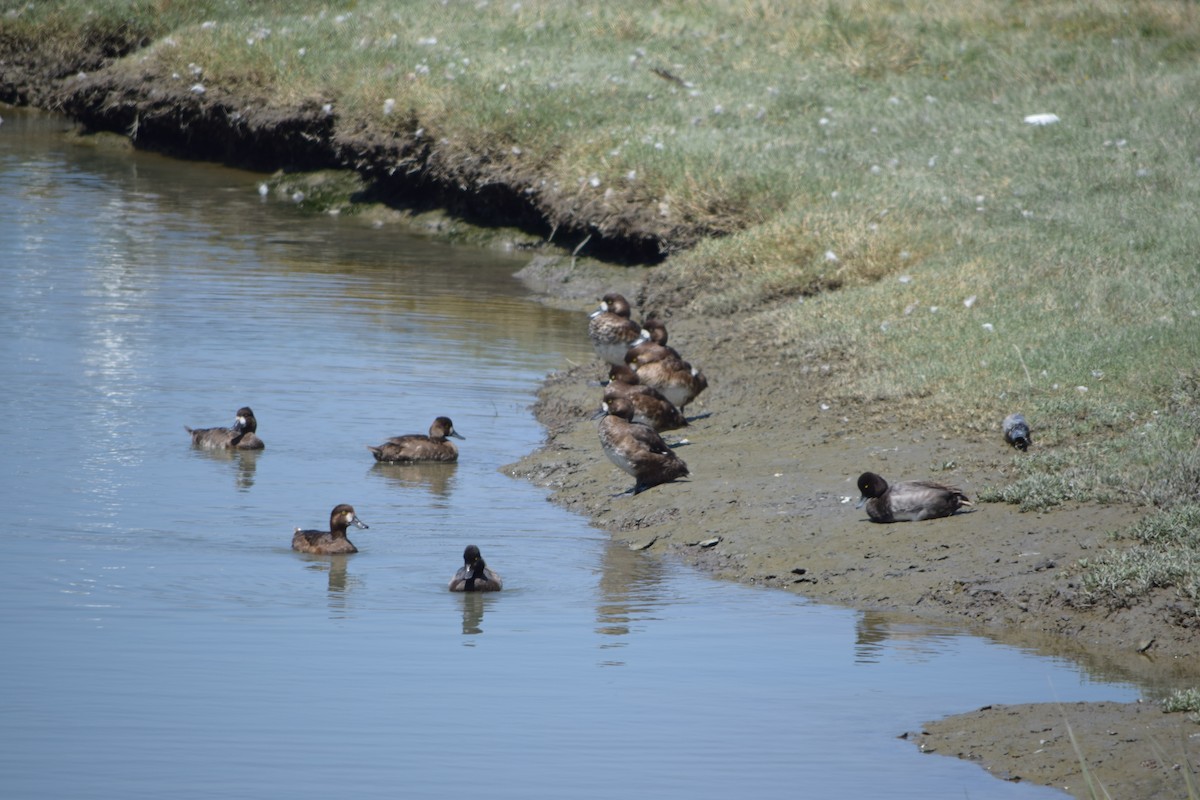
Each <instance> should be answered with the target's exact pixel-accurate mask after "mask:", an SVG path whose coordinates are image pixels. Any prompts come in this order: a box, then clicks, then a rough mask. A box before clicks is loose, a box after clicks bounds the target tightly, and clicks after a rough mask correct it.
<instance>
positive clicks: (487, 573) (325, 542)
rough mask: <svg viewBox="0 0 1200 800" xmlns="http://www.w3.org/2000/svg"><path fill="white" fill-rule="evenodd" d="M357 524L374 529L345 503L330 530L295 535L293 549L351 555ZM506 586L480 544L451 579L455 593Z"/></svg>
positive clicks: (335, 511) (468, 552) (465, 555)
mask: <svg viewBox="0 0 1200 800" xmlns="http://www.w3.org/2000/svg"><path fill="white" fill-rule="evenodd" d="M351 525H353V526H355V527H356V528H362V529H363V530H366V529H367V528H369V527H370V526H369V525H367V523H365V522H363V521H362V520H361V519H359V518H358V514H357V513H356V512H355V511H354V506H352V505H349V504H348V503H342V504H340V505H336V506H334V507H333V511H331V512H329V530H327V531H318V530H301V529H300V528H296V531H295V533H293V534H292V549H293V550H296V551H297V552H300V553H309V554H311V555H319V556H337V555H350V554H352V553H357V552H358V548H357V547H355V546H354V543H353V542H351V541H350V539H349V537H347V535H346V531H347V530H348V529H349V527H350V526H351ZM503 587H504V582H503V580H501V578H500V576H499V575H498V574H497V573H496V572H494V571H493V570H492V569H491V567H489V566H488V565H487V562H485V561H484V560H483V555H482V554H481V553H480V552H479V547H478V546H477V545H473V544H471V545H467V549H466V550H464V551H463V565H462V566H461V567H459V568H458V571H457V572H455V573H454V576H453V577H452V578H451V579H450V583H449V587H448V588H449V589H450V591H452V592H498V591H500V590H501V589H502V588H503Z"/></svg>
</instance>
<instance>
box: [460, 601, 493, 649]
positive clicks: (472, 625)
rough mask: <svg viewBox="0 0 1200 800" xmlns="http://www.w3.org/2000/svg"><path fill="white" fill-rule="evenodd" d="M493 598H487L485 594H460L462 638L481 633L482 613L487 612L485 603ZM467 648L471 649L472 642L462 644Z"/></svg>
mask: <svg viewBox="0 0 1200 800" xmlns="http://www.w3.org/2000/svg"><path fill="white" fill-rule="evenodd" d="M493 599H494V598H492V597H489V596H488V595H487V593H485V592H463V593H462V604H463V605H462V632H463V636H475V635H476V634H480V633H483V612H484V611H485V610H487V605H486V604H487V603H489V602H491V601H492V600H493ZM463 644H465V645H467V646H468V647H473V646H474V644H473V643H472V642H463Z"/></svg>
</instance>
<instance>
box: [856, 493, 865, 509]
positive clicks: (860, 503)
mask: <svg viewBox="0 0 1200 800" xmlns="http://www.w3.org/2000/svg"><path fill="white" fill-rule="evenodd" d="M867 499H868V498H867V496H866V495H865V494H864V495H863V496H862V497H860V498H858V502H857V503H855V504H854V507H855V508H862V507H863V506H865V505H866V504H867Z"/></svg>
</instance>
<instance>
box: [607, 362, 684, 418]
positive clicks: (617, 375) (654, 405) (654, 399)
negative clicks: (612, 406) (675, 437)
mask: <svg viewBox="0 0 1200 800" xmlns="http://www.w3.org/2000/svg"><path fill="white" fill-rule="evenodd" d="M608 377H609V381H608V386H606V387H605V389H604V399H605V400H606V401H607V400H611V399H613V398H614V397H626V398H628V399H629V402H631V403H633V421H634V422H640V423H641V424H643V425H649V426H650V427H651V428H654V430H656V431H658V432H659V433H662V432H663V431H673V430H675V429H676V428H683V427H686V426H687V424H688V422H687V418H686V417H684V416H683V412H682V411H680V410H679V409H678V408H676V407H675V404H674V403H672V402H671V401H670V400H668V399H667V398H665V397H663V396H662V395H661V394H659V393H658V391H657V390H656V389H653V388H651V387H649V386H643V385H642V384H640V383H638V379H637V373H635V372H634V371H633V370H631V369H630V368H629V367H627V366H624V365H621V366H619V367H616V366H614V367H613V368H612V369H610V370H609V371H608Z"/></svg>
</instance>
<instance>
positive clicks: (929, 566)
mask: <svg viewBox="0 0 1200 800" xmlns="http://www.w3.org/2000/svg"><path fill="white" fill-rule="evenodd" d="M526 277H527V278H528V279H529V280H530V282H531V285H533V286H534V287H535V288H537V289H539V290H541V291H551V290H553V291H555V293H556V295H558V299H556V300H555V302H557V303H560V304H561V303H562V302H563V300H562V296H563V295H566V296H569V297H571V298H574V299H573V300H571V301H570V302H573V303H577V304H578V307H579V308H580V310H581V311H583V310H586V309H589V308H591V307H593V306H594V303H595V297H597V296H598V294H597V292H598V291H599V290H601V289H602V288H603V289H606V288H608V286H607V285H603V286H602V284H603V282H604V281H605V280H608V281H610V282H611V281H612V280H614V278H613V276H611V275H601V276H595V277H594V278H588V277H585V276H582V275H576V276H575V277H573V278H572V277H570V276H566V275H564V274H562V269H561V264H555V262H553V261H549V262H546V263H544V264H536V265H533V266H531V267H530V268H529V269H528V270H526ZM660 279H661V276H660V275H659V274H658V273H651V274H650V275H649V276H648V278H647V281H646V282H644V283H639V281H638V280H636V279H634V278H633V277H632V276H624V280H623V281H619V282H623V283H624V285H623V286H622V285H618V286H617V287H616V288H618V289H621V290H623V291H625V292H626V293H627V296H628V297H630V298H637V299H638V300H644V299H645V298H646V297H651V298H653V297H656V296H667V295H669V296H686V295H687V294H688V292H690V291H696V290H699V287H680V286H671V287H667V289H666V291H662V290H660V289H659V288H658V287H657V286H655V285H654V284H655V281H657V280H660ZM618 280H619V279H618ZM585 298H586V299H585ZM653 303H654V301H653V300H650V301H649V303H647V304H643V303H640V302H639V303H635V312H636V313H638V314H640V313H643V312H644V311H646V309H647V305H651V306H652V305H653ZM649 310H650V311H655V312H658V313H660V314H662V313H663V312H670V311H674V312H675V313H673V314H671V315H670V318H669V320H668V326H669V328H670V333H671V343H672V345H674V346H676V347H677V349H679V350H680V351H681V352H682V353H683V355H684V357H685V358H688V359H689V360H691V361H692V362H693V363H695V364H697V365H698V366H700V367H701V368H702V369H703V370H704V371H705V374H706V375H707V377H708V379H709V389H708V390H707V391H706V392H705V393H704V394H702V395H701V396H700V398H699V399H698V400H697V401H696V402H695V404H694V405H693V406H691V407H689V409H688V411H689V417H690V418H691V423H690V425H689V427H688V428H687V429H685V430H681V431H675V432H673V433H670V434H668V435H667V439H668V441H674V442H679V445H678V447H677V448H676V452H678V453H679V455H680V456H681V457H682V458H683V459H684V460H685V461H687V463H688V465H689V467H690V470H691V476H690V478H689V479H687V480H685V481H680V482H677V483H673V484H669V485H664V486H660V487H656V488H654V489H651V490H649V491H646V492H643V493H641V494H639V495H636V496H633V495H626V494H621V493H622V492H623V491H624V490H625V489H628V488H629V487H630V486H631V485H632V479H631V478H629V477H628V476H626V475H625V474H624V473H622V472H620V471H618V470H617V469H616V468H615V467H614V466H613V465H612V464H611V463H610V462H609V461H608V460H607V459H606V458H604V456H603V454H602V453H601V451H600V449H599V446H598V441H597V434H596V423H595V422H594V421H591V420H590V419H589V416H590V415H591V414H592V413H593V412H594V411H595V410H596V409H597V408H598V406H599V402H600V395H601V389H600V386H599V380H600V379H601V377H602V376H603V374H604V368H603V365H602V364H601V363H600V362H599V361H598V360H597V361H596V362H594V363H590V364H585V365H579V366H576V367H573V368H571V369H568V370H566V371H563V372H560V373H558V374H555V375H552V376H551V377H550V378H549V379H548V380H547V382H546V384H545V386H544V387H543V389H542V391H541V393H540V396H539V399H538V402H537V405H536V407H535V411H536V414H537V416H538V418H539V419H540V420H541V421H542V423H543V424H544V425H545V426H546V427H547V429H548V432H549V433H548V440H547V444H546V447H545V448H544V449H542V450H540V451H539V452H537V453H534V454H532V455H530V456H529V457H527V458H525V459H523V460H522V461H521V462H520V463H518V464H515V465H513V466H512V467H511V468H510V471H511V472H512V473H513V474H514V475H519V476H521V477H524V478H527V479H529V480H531V481H533V482H535V483H536V484H538V485H540V486H544V487H546V488H547V489H549V490H550V491H551V492H552V496H553V499H554V501H555V502H557V503H560V504H562V505H564V506H566V507H567V508H570V509H572V510H574V511H577V512H579V513H581V514H585V515H587V516H588V517H590V518H591V519H592V520H594V523H595V524H596V525H597V526H599V527H601V528H604V529H606V530H608V531H611V532H612V534H613V536H615V537H616V538H618V539H619V540H621V541H624V542H626V543H628V544H629V546H630V547H633V548H636V549H645V550H648V551H650V552H657V553H662V554H664V555H668V556H670V557H677V558H680V559H682V560H683V561H685V562H686V563H688V564H691V565H693V566H695V567H698V568H700V569H703V570H706V571H708V572H711V573H712V574H714V575H716V576H717V577H720V578H724V579H728V580H735V581H740V582H743V583H750V584H758V585H764V586H771V587H776V588H779V589H782V590H785V591H790V592H795V593H798V594H802V595H804V596H805V597H810V598H812V599H815V600H819V601H822V602H827V603H833V604H838V605H843V606H849V607H852V608H855V609H859V610H864V611H877V612H884V613H888V614H896V613H900V614H904V615H906V616H915V617H917V618H919V619H922V620H925V621H929V622H938V623H950V624H955V625H960V626H962V627H964V628H967V629H969V630H970V631H971V632H973V633H975V634H978V635H982V636H987V637H990V638H992V639H995V640H997V641H1000V642H1004V643H1006V644H1011V645H1015V646H1019V647H1024V648H1030V649H1033V650H1036V651H1038V652H1041V653H1046V654H1049V655H1054V656H1059V657H1065V658H1070V659H1072V660H1074V661H1077V662H1080V663H1082V664H1084V665H1085V666H1086V667H1087V668H1088V669H1089V670H1090V671H1092V672H1094V673H1095V674H1097V675H1103V676H1105V677H1108V678H1110V679H1129V680H1137V681H1143V682H1148V683H1150V684H1152V685H1161V686H1167V685H1178V684H1179V683H1180V682H1188V681H1193V680H1194V679H1195V677H1196V676H1197V675H1198V674H1200V664H1198V663H1197V659H1196V658H1195V654H1196V651H1197V639H1196V631H1195V630H1194V629H1193V628H1189V627H1184V625H1183V624H1182V623H1183V622H1184V621H1185V619H1186V617H1187V614H1186V611H1187V609H1184V608H1183V607H1181V606H1179V605H1178V603H1179V600H1178V599H1177V598H1176V597H1175V596H1174V593H1173V592H1170V591H1164V592H1161V593H1160V594H1159V595H1156V596H1155V597H1153V598H1152V599H1151V600H1150V601H1148V602H1146V603H1144V604H1142V605H1140V606H1138V607H1136V608H1132V609H1124V610H1121V611H1115V612H1113V611H1108V610H1106V609H1102V608H1096V607H1092V606H1089V605H1087V604H1086V603H1084V602H1082V601H1081V599H1080V596H1079V593H1078V591H1077V588H1076V584H1075V576H1074V574H1073V570H1072V568H1073V566H1074V565H1075V564H1076V562H1078V560H1079V559H1080V558H1086V557H1087V556H1088V555H1092V554H1095V553H1097V552H1098V551H1100V550H1103V549H1107V548H1109V547H1112V546H1113V542H1112V541H1110V539H1109V534H1110V533H1111V532H1113V531H1116V530H1119V529H1121V528H1124V527H1126V526H1128V525H1129V524H1130V523H1132V522H1133V521H1134V520H1135V519H1137V518H1138V516H1139V515H1140V514H1141V513H1142V512H1141V511H1140V510H1139V509H1136V508H1131V507H1124V506H1079V505H1073V506H1069V507H1064V508H1058V509H1054V510H1051V511H1048V512H1043V513H1024V514H1023V513H1020V512H1019V511H1017V509H1016V507H1015V506H1007V505H998V504H984V503H979V504H977V506H976V509H975V510H974V511H972V512H971V513H966V514H959V515H957V516H955V517H952V518H948V519H940V520H931V521H927V522H922V523H901V524H894V525H877V524H873V523H871V522H869V521H868V520H867V518H866V514H865V512H863V511H862V510H859V509H856V508H855V501H856V500H857V497H858V491H857V489H856V488H855V484H854V481H855V479H856V478H857V476H858V474H859V473H860V472H862V471H864V470H867V469H870V470H873V471H876V472H879V473H881V474H883V475H885V476H897V477H901V476H904V477H928V478H933V479H935V480H941V481H943V482H947V483H953V484H955V485H958V486H959V487H961V488H963V489H964V490H965V491H966V492H967V494H968V495H970V496H975V495H976V494H977V493H978V490H979V489H980V488H981V487H983V486H985V485H992V484H996V483H999V482H1003V481H1004V480H1006V477H1007V476H1008V475H1009V474H1010V472H1011V471H1012V469H1013V459H1014V458H1016V457H1019V455H1018V454H1016V453H1015V451H1013V450H1012V449H1011V448H1009V447H1008V446H1007V445H1005V444H1004V442H1003V441H1002V439H1001V438H1000V433H999V420H996V425H995V430H994V431H990V432H988V433H986V434H983V433H978V434H971V433H964V432H956V433H955V434H954V435H949V434H946V433H944V432H943V431H942V430H939V429H938V428H937V427H933V426H928V427H918V428H913V427H910V426H909V425H907V424H902V423H901V421H900V420H897V419H895V418H894V417H893V416H892V415H890V414H889V413H888V410H887V409H886V408H877V407H873V406H870V405H862V406H854V407H835V406H832V405H831V404H830V402H829V401H828V398H827V397H826V396H825V395H824V394H823V391H822V386H823V384H822V381H823V378H822V375H825V374H828V372H829V371H830V369H832V365H823V364H821V363H818V362H806V361H804V359H803V358H802V357H801V356H798V355H794V354H786V353H780V352H777V351H776V350H775V349H774V348H772V347H770V342H769V341H768V339H767V336H768V332H767V331H765V330H763V329H761V328H760V327H759V325H758V324H756V319H755V316H754V315H753V314H751V315H744V316H742V317H739V318H731V319H725V320H722V321H721V324H720V326H719V328H718V329H717V330H714V329H713V326H712V325H711V324H709V323H706V322H704V321H701V320H695V319H691V318H689V316H688V315H687V313H686V310H684V311H679V310H674V309H662V308H651V309H649ZM580 335H581V336H586V331H585V329H584V321H583V318H582V316H581V323H580ZM944 465H952V466H950V467H949V468H947V469H943V466H944ZM1056 715H1057V716H1056ZM1056 719H1058V720H1060V721H1061V720H1062V719H1063V714H1062V713H1061V711H1060V710H1058V709H1055V708H1048V707H1045V706H1023V707H1011V708H1008V709H1006V711H1005V713H1004V714H1003V715H1000V714H984V713H982V712H979V713H975V714H968V715H965V716H964V717H954V718H951V719H947V720H943V721H941V722H938V723H931V724H930V725H929V726H928V727H927V728H926V730H925V732H924V733H922V734H921V735H920V736H919V740H920V743H921V745H922V746H923V747H924V748H925V749H926V750H930V751H936V752H939V753H945V754H950V755H961V757H963V758H970V759H972V760H977V761H980V763H981V764H982V765H984V766H986V767H987V768H989V769H992V770H993V771H996V772H997V773H998V774H999V773H1002V772H1003V773H1007V774H1009V775H1011V776H1018V775H1019V776H1020V778H1021V779H1023V780H1030V781H1035V782H1039V783H1046V784H1048V785H1055V786H1059V787H1063V786H1069V787H1070V790H1069V791H1071V792H1072V793H1077V792H1078V790H1079V789H1080V788H1082V787H1083V786H1084V784H1083V782H1082V780H1081V775H1080V764H1079V760H1078V758H1077V756H1076V755H1075V753H1074V752H1073V751H1072V750H1071V749H1070V748H1066V749H1064V748H1061V747H1059V748H1045V747H1043V748H1041V750H1040V752H1037V753H1036V755H1035V754H1034V751H1035V750H1037V749H1038V748H1030V747H1028V739H1029V736H1028V735H1027V733H1026V732H1025V730H1024V728H1025V727H1028V728H1030V729H1038V730H1040V729H1042V728H1046V727H1047V726H1053V725H1055V724H1058V723H1055V722H1054V720H1056ZM1069 719H1070V722H1071V725H1072V726H1073V728H1074V731H1075V733H1076V735H1077V736H1079V737H1080V741H1081V743H1084V744H1083V746H1084V747H1085V748H1087V747H1091V748H1092V749H1091V750H1090V751H1086V750H1085V752H1087V753H1088V759H1089V762H1094V763H1095V764H1097V765H1098V766H1097V773H1098V774H1099V775H1101V777H1102V779H1103V781H1104V783H1105V785H1106V786H1107V787H1108V788H1109V791H1110V792H1111V793H1112V795H1113V796H1114V797H1139V798H1150V797H1181V796H1186V790H1184V791H1181V787H1182V786H1183V784H1182V782H1181V778H1180V776H1179V774H1178V773H1177V772H1176V771H1175V770H1174V769H1173V768H1171V767H1169V766H1164V763H1165V761H1164V759H1162V758H1159V757H1158V756H1156V755H1155V753H1154V752H1153V750H1152V749H1150V748H1149V746H1148V744H1147V742H1149V741H1151V740H1154V741H1159V742H1163V743H1166V742H1174V743H1178V742H1180V741H1182V737H1185V736H1191V737H1192V738H1191V739H1190V740H1189V741H1190V747H1191V753H1192V761H1193V763H1196V762H1197V761H1200V759H1197V758H1196V756H1197V752H1198V750H1200V726H1197V725H1196V724H1195V723H1193V722H1190V721H1188V720H1187V719H1186V716H1185V715H1183V714H1165V713H1163V712H1162V711H1161V709H1160V708H1159V707H1158V705H1157V704H1155V703H1143V704H1132V705H1128V706H1124V705H1119V704H1097V705H1096V707H1095V708H1094V709H1093V708H1092V707H1091V706H1089V705H1087V704H1082V705H1076V706H1072V707H1071V709H1070V715H1069ZM1114 720H1116V721H1119V724H1118V722H1115V721H1114ZM1116 729H1120V730H1121V731H1124V732H1125V733H1126V734H1128V735H1116V734H1113V735H1110V734H1108V731H1109V730H1116ZM900 733H901V732H900V731H897V734H898V735H899V734H900ZM964 738H966V739H969V740H970V746H969V747H964V746H962V745H961V744H958V743H959V742H960V741H962V740H963V739H964ZM1043 738H1045V737H1043ZM1164 746H1165V744H1164ZM1176 750H1177V751H1178V750H1179V747H1178V746H1177V747H1176ZM1176 758H1177V759H1180V758H1182V753H1181V752H1178V753H1177V755H1176ZM1013 759H1020V763H1021V764H1022V765H1023V766H1022V767H1021V769H1016V768H1015V767H1014V766H1013V764H1012V763H1011V761H1012V760H1013ZM1151 762H1153V765H1151ZM1160 762H1161V763H1160ZM1101 764H1102V765H1104V769H1102V770H1101V769H1100V768H1099V765H1101ZM1035 765H1036V766H1035ZM1014 779H1015V778H1014ZM1078 796H1086V795H1085V794H1078Z"/></svg>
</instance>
